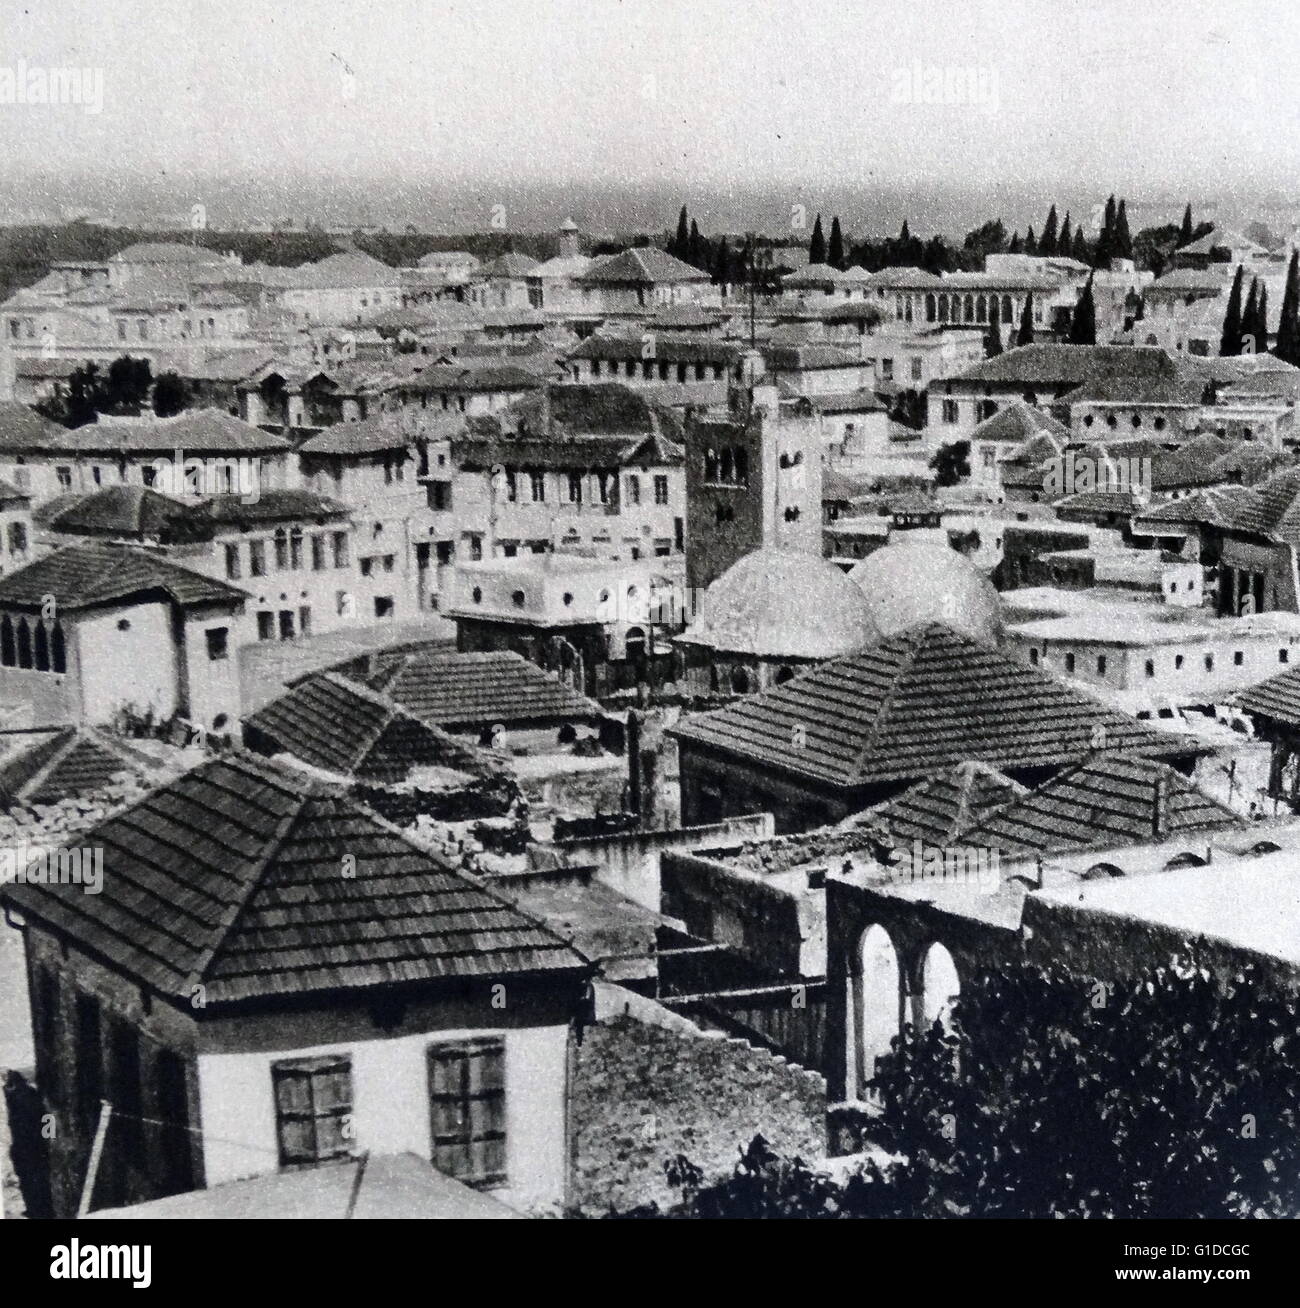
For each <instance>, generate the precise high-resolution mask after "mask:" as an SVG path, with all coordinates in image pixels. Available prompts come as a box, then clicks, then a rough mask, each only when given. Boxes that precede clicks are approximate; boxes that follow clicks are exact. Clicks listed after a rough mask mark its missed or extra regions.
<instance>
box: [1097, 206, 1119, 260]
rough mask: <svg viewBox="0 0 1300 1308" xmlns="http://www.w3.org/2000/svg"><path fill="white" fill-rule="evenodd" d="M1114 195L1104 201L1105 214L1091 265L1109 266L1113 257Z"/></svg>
mask: <svg viewBox="0 0 1300 1308" xmlns="http://www.w3.org/2000/svg"><path fill="white" fill-rule="evenodd" d="M1115 215H1116V208H1115V197H1114V196H1113V195H1112V196H1111V197H1110V198H1109V199H1108V200H1107V201H1106V215H1105V217H1104V219H1103V220H1102V224H1101V235H1100V236H1098V237H1097V248H1096V250H1095V251H1094V252H1093V266H1094V267H1097V268H1108V267H1110V261H1111V260H1112V259H1113V258H1114V257H1115Z"/></svg>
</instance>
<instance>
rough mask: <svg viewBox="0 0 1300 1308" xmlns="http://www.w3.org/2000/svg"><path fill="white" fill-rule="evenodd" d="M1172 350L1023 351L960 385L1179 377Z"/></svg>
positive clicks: (972, 372) (979, 368) (974, 370)
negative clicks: (1170, 351)
mask: <svg viewBox="0 0 1300 1308" xmlns="http://www.w3.org/2000/svg"><path fill="white" fill-rule="evenodd" d="M1180 375H1182V366H1181V365H1180V364H1179V362H1178V361H1177V360H1176V359H1175V358H1174V357H1173V355H1171V354H1170V353H1169V352H1168V351H1167V350H1162V349H1157V348H1155V347H1148V346H1142V347H1137V348H1135V347H1133V346H1127V345H1020V346H1017V347H1016V348H1015V349H1014V350H1007V351H1006V353H1005V354H998V355H994V357H993V358H991V359H984V360H983V361H982V362H980V363H977V364H974V365H973V366H972V367H970V368H967V369H966V371H965V372H962V373H959V374H958V375H957V377H956V378H954V379H953V380H955V381H962V382H984V383H999V384H1001V385H1007V386H1044V387H1046V386H1081V385H1083V383H1084V382H1091V381H1095V380H1099V379H1101V378H1104V377H1110V376H1129V377H1171V378H1174V377H1178V376H1180Z"/></svg>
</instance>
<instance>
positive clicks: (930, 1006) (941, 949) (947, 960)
mask: <svg viewBox="0 0 1300 1308" xmlns="http://www.w3.org/2000/svg"><path fill="white" fill-rule="evenodd" d="M959 994H961V981H960V979H959V978H958V976H957V964H956V963H954V962H953V959H952V955H951V954H950V953H949V952H948V950H947V948H946V947H945V946H943V945H941V944H939V942H938V941H937V940H936V941H935V942H934V944H932V945H931V946H930V948H929V949H927V950H926V951H925V957H924V958H923V959H922V960H921V1020H922V1022H923V1023H924V1026H925V1029H926V1030H927V1031H928V1030H929V1029H930V1027H931V1026H932V1025H933V1024H934V1023H935V1022H942V1023H943V1024H944V1025H945V1026H946V1025H947V1023H948V1019H949V1017H950V1016H951V1014H952V1005H953V1001H954V1000H955V999H956V998H957V996H958V995H959Z"/></svg>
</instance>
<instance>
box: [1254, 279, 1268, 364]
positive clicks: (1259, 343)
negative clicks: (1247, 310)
mask: <svg viewBox="0 0 1300 1308" xmlns="http://www.w3.org/2000/svg"><path fill="white" fill-rule="evenodd" d="M1252 334H1253V335H1254V337H1255V353H1256V354H1266V353H1267V352H1268V284H1267V283H1266V282H1260V284H1259V306H1258V307H1257V308H1256V310H1255V331H1254V332H1253V333H1252Z"/></svg>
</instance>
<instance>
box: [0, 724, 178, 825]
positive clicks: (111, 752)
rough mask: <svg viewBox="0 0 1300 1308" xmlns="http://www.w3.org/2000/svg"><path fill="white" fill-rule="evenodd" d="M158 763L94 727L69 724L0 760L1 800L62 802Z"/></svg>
mask: <svg viewBox="0 0 1300 1308" xmlns="http://www.w3.org/2000/svg"><path fill="white" fill-rule="evenodd" d="M153 766H154V764H153V760H152V759H150V758H149V757H148V755H146V754H141V753H139V752H138V751H136V750H134V749H132V748H131V747H130V746H129V745H126V744H123V743H122V742H121V741H118V740H115V739H114V738H113V737H112V736H108V735H105V734H104V733H103V732H100V731H96V730H95V729H94V728H93V727H64V728H62V729H61V730H58V731H53V732H51V733H49V734H48V735H43V736H39V737H37V738H36V739H34V740H32V741H31V742H30V743H29V744H27V745H26V746H25V747H24V748H21V749H18V750H16V751H15V752H14V753H12V754H10V755H8V756H7V757H6V758H4V759H3V760H0V803H2V804H4V805H5V806H6V807H8V806H10V805H13V804H57V803H58V802H59V801H60V800H61V799H66V798H68V797H69V796H71V795H83V794H86V793H87V792H89V791H92V790H100V789H102V788H103V787H104V786H106V785H108V784H109V782H111V781H112V780H113V778H114V777H115V776H117V775H118V774H119V773H122V772H133V773H135V774H137V775H139V774H140V773H142V772H144V771H146V770H150V769H152V767H153Z"/></svg>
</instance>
